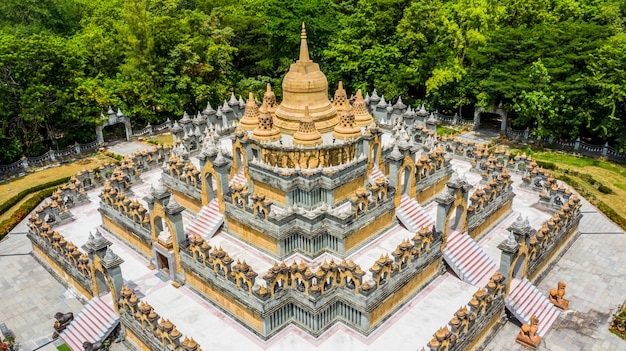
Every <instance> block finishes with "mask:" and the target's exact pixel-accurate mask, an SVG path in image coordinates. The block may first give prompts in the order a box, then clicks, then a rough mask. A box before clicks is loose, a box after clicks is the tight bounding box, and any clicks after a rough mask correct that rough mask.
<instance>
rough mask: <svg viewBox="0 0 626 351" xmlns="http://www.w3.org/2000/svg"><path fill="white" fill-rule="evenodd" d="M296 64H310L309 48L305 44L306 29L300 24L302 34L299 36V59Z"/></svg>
mask: <svg viewBox="0 0 626 351" xmlns="http://www.w3.org/2000/svg"><path fill="white" fill-rule="evenodd" d="M298 62H311V58H310V57H309V46H308V45H307V43H306V28H305V27H304V22H302V34H300V58H299V59H298Z"/></svg>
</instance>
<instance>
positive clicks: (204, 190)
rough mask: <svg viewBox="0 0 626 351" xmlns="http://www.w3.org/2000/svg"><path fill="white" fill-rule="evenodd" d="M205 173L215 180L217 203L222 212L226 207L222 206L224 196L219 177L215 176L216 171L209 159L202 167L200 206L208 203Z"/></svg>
mask: <svg viewBox="0 0 626 351" xmlns="http://www.w3.org/2000/svg"><path fill="white" fill-rule="evenodd" d="M207 174H210V175H211V176H212V177H213V180H212V181H214V182H216V183H215V186H216V188H217V194H216V196H217V201H218V204H219V209H220V213H222V214H223V213H224V210H225V209H226V207H225V206H224V198H223V196H222V187H221V184H220V178H219V177H218V176H217V172H216V171H215V168H213V164H212V163H211V161H210V160H207V162H206V164H205V165H204V167H203V168H202V192H201V195H200V198H201V201H202V206H208V205H209V194H208V189H207V186H209V184H207Z"/></svg>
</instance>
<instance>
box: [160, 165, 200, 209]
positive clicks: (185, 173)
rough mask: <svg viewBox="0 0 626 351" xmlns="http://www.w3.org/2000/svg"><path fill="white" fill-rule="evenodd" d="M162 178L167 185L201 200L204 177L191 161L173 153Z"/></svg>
mask: <svg viewBox="0 0 626 351" xmlns="http://www.w3.org/2000/svg"><path fill="white" fill-rule="evenodd" d="M162 180H163V184H164V185H165V186H168V187H170V188H172V189H174V190H176V191H177V192H180V193H183V194H185V195H187V196H189V197H191V198H193V199H195V200H198V201H200V196H201V195H200V192H201V190H202V177H201V175H200V171H199V170H198V169H197V168H196V166H195V165H194V164H193V163H192V162H191V161H187V163H184V161H183V160H181V159H180V158H178V157H176V156H174V155H172V156H171V157H170V158H169V160H168V161H167V168H164V169H163V175H162Z"/></svg>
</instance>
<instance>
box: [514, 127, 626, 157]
mask: <svg viewBox="0 0 626 351" xmlns="http://www.w3.org/2000/svg"><path fill="white" fill-rule="evenodd" d="M506 136H507V137H509V138H511V139H515V140H519V141H522V142H535V143H537V142H547V143H548V144H551V146H554V147H556V148H559V149H562V150H566V151H572V152H575V153H581V154H585V155H588V156H591V157H598V156H601V157H606V158H608V159H610V160H614V161H626V153H620V152H618V151H617V150H615V149H614V148H613V147H611V146H609V143H608V142H606V143H604V145H593V144H589V143H586V142H584V141H582V140H580V137H578V138H576V140H574V141H561V140H556V139H554V138H553V137H551V136H550V137H548V138H547V139H542V140H539V139H537V138H536V137H535V136H534V135H533V133H532V131H531V130H530V129H528V128H527V129H525V130H515V129H512V128H508V129H507V130H506Z"/></svg>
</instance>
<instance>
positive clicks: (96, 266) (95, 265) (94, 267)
mask: <svg viewBox="0 0 626 351" xmlns="http://www.w3.org/2000/svg"><path fill="white" fill-rule="evenodd" d="M101 261H102V259H101V258H100V256H99V255H98V254H94V255H93V260H92V262H91V285H92V287H93V296H94V297H95V296H100V288H99V287H98V280H97V277H96V272H99V273H100V274H102V275H103V276H104V279H105V280H106V284H107V285H108V286H109V290H110V291H111V297H112V298H113V306H114V307H115V312H117V313H118V314H119V313H120V311H119V306H118V304H117V302H116V301H117V290H116V289H115V286H114V285H113V281H112V280H111V276H109V272H107V269H106V268H104V266H102V262H101Z"/></svg>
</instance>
